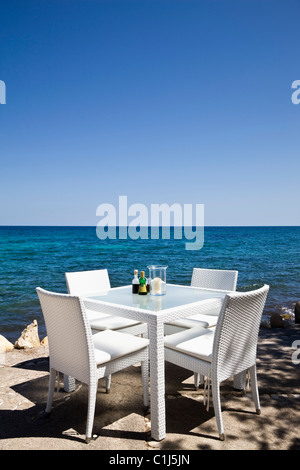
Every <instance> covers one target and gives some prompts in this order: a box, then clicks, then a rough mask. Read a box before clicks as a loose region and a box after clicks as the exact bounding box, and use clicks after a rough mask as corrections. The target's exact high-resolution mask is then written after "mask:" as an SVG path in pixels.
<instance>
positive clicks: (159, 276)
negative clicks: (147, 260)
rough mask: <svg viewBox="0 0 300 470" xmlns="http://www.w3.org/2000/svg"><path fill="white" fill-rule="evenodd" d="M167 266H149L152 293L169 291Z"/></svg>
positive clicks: (157, 293) (158, 293)
mask: <svg viewBox="0 0 300 470" xmlns="http://www.w3.org/2000/svg"><path fill="white" fill-rule="evenodd" d="M167 267H168V266H155V265H152V266H148V269H149V279H150V294H151V295H165V294H166V293H167V272H166V271H167Z"/></svg>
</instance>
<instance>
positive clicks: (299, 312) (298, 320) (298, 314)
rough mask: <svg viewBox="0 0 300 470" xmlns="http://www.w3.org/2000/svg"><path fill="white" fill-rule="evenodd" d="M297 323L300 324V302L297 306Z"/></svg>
mask: <svg viewBox="0 0 300 470" xmlns="http://www.w3.org/2000/svg"><path fill="white" fill-rule="evenodd" d="M295 323H300V302H296V305H295Z"/></svg>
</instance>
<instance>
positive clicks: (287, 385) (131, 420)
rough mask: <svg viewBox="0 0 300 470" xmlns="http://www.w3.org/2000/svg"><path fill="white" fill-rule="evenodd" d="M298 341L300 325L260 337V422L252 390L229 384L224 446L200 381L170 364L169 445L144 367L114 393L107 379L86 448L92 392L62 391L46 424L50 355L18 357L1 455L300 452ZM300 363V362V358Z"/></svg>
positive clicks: (2, 406) (123, 378)
mask: <svg viewBox="0 0 300 470" xmlns="http://www.w3.org/2000/svg"><path fill="white" fill-rule="evenodd" d="M295 340H300V325H292V326H289V327H286V328H283V329H282V328H278V329H276V328H272V329H261V330H260V334H259V342H258V355H257V356H258V361H257V369H258V383H259V391H260V400H261V415H257V414H256V413H255V409H254V405H253V402H252V398H251V392H250V391H247V392H246V393H243V392H237V391H234V390H233V387H232V380H228V381H226V382H224V383H223V384H222V387H221V395H222V416H223V421H224V428H225V435H226V439H225V441H223V442H222V441H220V440H219V439H218V432H217V426H216V421H215V417H214V413H213V408H211V409H210V411H209V412H207V411H206V410H205V408H204V405H203V390H202V389H200V390H199V391H195V389H194V387H193V375H192V374H191V373H190V372H189V371H186V370H184V369H181V368H179V367H176V366H174V365H171V364H166V414H167V436H166V438H165V439H164V440H163V441H161V442H156V441H153V440H152V439H151V436H150V426H151V422H150V415H144V412H143V403H142V386H141V380H140V367H139V366H135V367H131V368H129V369H127V370H126V371H122V372H119V373H117V374H114V376H113V378H112V387H111V393H110V394H106V393H105V389H104V380H103V379H102V380H101V381H100V382H99V389H98V397H97V405H96V415H95V422H94V433H96V434H97V435H98V437H97V438H96V439H95V440H93V441H92V442H91V443H90V444H86V443H85V441H84V437H85V436H84V433H85V422H86V412H87V387H86V386H85V385H83V384H81V383H77V386H76V390H75V391H74V392H72V393H66V392H64V391H63V389H62V388H61V389H60V390H59V391H58V392H56V393H55V396H54V402H53V405H54V407H53V411H52V413H51V416H50V417H48V418H46V417H45V414H44V410H45V404H46V400H47V389H48V368H49V359H48V348H47V347H40V348H37V349H32V350H14V351H12V352H10V353H7V354H6V355H5V361H4V362H3V363H2V364H1V366H0V450H105V451H116V450H118V451H122V450H126V451H147V450H148V451H155V452H164V451H199V450H300V438H299V424H300V380H299V378H300V364H294V363H293V361H292V354H293V352H295V349H293V348H292V344H293V342H294V341H295ZM299 351H300V350H299ZM296 358H298V360H300V354H299V355H298V356H297V355H296ZM299 362H300V361H299ZM106 454H107V453H106ZM108 454H109V453H108ZM147 455H148V454H147Z"/></svg>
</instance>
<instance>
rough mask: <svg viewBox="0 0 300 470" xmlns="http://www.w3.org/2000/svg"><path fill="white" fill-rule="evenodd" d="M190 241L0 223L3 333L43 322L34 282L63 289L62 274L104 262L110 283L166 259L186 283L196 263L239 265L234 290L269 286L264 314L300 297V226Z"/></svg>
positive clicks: (229, 230) (224, 230)
mask: <svg viewBox="0 0 300 470" xmlns="http://www.w3.org/2000/svg"><path fill="white" fill-rule="evenodd" d="M186 241H187V240H185V239H181V240H174V239H173V237H172V233H171V237H170V239H169V240H165V239H159V240H151V239H148V240H142V239H138V240H131V239H130V238H128V239H127V240H119V239H118V238H117V239H115V240H110V239H107V240H99V239H98V237H97V235H96V228H95V227H4V226H2V227H0V334H2V335H4V336H5V337H6V338H7V339H9V340H10V341H15V340H16V339H17V338H18V337H19V335H20V333H21V331H22V330H23V329H24V328H25V326H26V325H28V324H29V323H31V322H32V321H33V320H34V319H36V320H37V322H38V326H39V334H40V337H41V338H42V337H43V336H44V335H45V327H44V321H43V317H42V313H41V309H40V306H39V303H38V299H37V295H36V292H35V288H36V287H37V286H40V287H43V288H45V289H49V290H52V291H56V292H66V284H65V277H64V273H65V272H66V271H80V270H90V269H102V268H107V269H108V272H109V276H110V280H111V285H112V286H118V285H125V284H128V283H130V282H131V279H132V277H133V270H134V269H139V270H143V269H144V270H145V271H146V273H147V265H149V264H166V265H168V269H167V281H168V282H170V283H179V284H187V285H188V284H189V283H190V280H191V274H192V269H193V267H194V266H197V267H206V268H215V269H236V270H238V271H239V276H238V287H237V290H241V291H243V290H251V289H255V288H257V287H260V286H261V285H263V284H264V283H267V284H269V285H270V293H269V296H268V299H267V304H266V308H265V313H266V314H269V313H271V312H273V311H279V312H284V311H293V308H294V305H295V302H296V301H299V300H300V227H206V228H205V231H204V246H203V248H202V249H201V250H198V251H197V250H195V251H190V250H186V249H185V243H186Z"/></svg>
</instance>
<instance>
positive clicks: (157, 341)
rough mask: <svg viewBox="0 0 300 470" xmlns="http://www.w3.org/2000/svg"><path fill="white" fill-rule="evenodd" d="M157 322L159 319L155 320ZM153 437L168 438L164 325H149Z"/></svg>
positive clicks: (159, 439)
mask: <svg viewBox="0 0 300 470" xmlns="http://www.w3.org/2000/svg"><path fill="white" fill-rule="evenodd" d="M155 320H157V319H155ZM149 355H150V412H151V436H152V438H153V439H155V440H156V441H161V440H162V439H164V438H165V437H166V416H165V413H166V411H165V354H164V325H163V323H158V322H157V321H155V322H154V321H153V322H152V323H150V324H149Z"/></svg>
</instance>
